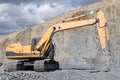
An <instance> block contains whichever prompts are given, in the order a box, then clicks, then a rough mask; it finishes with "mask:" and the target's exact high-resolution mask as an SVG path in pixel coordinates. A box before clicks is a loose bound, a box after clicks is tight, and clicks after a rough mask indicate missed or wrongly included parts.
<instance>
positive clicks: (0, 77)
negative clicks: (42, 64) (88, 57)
mask: <svg viewBox="0 0 120 80" xmlns="http://www.w3.org/2000/svg"><path fill="white" fill-rule="evenodd" d="M91 71H94V70H77V69H62V70H56V71H51V72H35V71H14V72H0V80H119V79H120V68H112V69H111V71H110V72H97V73H91Z"/></svg>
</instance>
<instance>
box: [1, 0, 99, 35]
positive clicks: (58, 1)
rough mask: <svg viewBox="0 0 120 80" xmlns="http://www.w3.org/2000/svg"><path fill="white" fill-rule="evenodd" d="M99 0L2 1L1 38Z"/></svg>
mask: <svg viewBox="0 0 120 80" xmlns="http://www.w3.org/2000/svg"><path fill="white" fill-rule="evenodd" d="M97 1H99V0H0V36H1V35H5V34H8V33H11V32H14V31H18V30H21V29H24V28H25V27H28V26H31V25H34V24H39V23H41V22H44V21H45V20H48V19H50V18H53V17H55V16H58V15H60V14H62V13H64V12H67V11H68V10H71V9H74V8H77V7H81V6H83V5H87V4H90V3H93V2H97Z"/></svg>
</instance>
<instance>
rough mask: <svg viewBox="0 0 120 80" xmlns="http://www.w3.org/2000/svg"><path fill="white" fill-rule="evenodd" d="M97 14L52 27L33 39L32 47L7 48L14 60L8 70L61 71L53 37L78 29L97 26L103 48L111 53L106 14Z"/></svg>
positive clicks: (8, 64) (17, 45)
mask: <svg viewBox="0 0 120 80" xmlns="http://www.w3.org/2000/svg"><path fill="white" fill-rule="evenodd" d="M96 13H97V18H91V19H84V20H80V18H82V17H85V16H86V14H83V15H80V16H76V17H73V18H70V19H67V20H65V21H63V22H61V23H56V24H54V25H51V26H50V27H48V29H47V30H46V31H45V33H44V35H43V36H42V37H41V38H39V39H38V38H33V39H32V41H31V45H27V46H23V45H22V44H21V43H13V44H11V45H10V46H8V47H6V57H7V59H9V60H10V59H11V60H12V61H11V62H8V63H7V68H6V70H8V71H14V70H34V71H53V70H57V69H59V63H58V62H57V61H55V60H54V45H53V44H52V37H53V35H54V34H55V33H56V32H59V31H63V30H68V29H73V28H77V27H86V26H88V25H94V24H96V25H97V30H98V34H99V39H100V43H101V47H102V49H103V51H109V49H108V42H109V33H108V27H107V23H106V20H105V17H104V13H103V12H102V11H101V10H98V11H97V12H96ZM78 19H79V20H78ZM13 61H16V62H13Z"/></svg>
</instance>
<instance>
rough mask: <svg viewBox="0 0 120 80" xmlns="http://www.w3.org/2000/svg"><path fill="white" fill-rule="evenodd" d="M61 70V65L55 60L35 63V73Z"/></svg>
mask: <svg viewBox="0 0 120 80" xmlns="http://www.w3.org/2000/svg"><path fill="white" fill-rule="evenodd" d="M57 69H59V63H58V62H57V61H55V60H37V61H35V62H34V70H35V71H38V72H40V71H54V70H57Z"/></svg>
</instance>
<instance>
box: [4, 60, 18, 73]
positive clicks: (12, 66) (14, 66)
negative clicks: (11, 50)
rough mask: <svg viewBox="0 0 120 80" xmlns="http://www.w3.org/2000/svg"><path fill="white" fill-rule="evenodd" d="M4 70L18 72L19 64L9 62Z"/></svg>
mask: <svg viewBox="0 0 120 80" xmlns="http://www.w3.org/2000/svg"><path fill="white" fill-rule="evenodd" d="M4 70H5V71H8V72H11V71H17V62H16V61H9V62H7V63H5V64H4Z"/></svg>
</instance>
